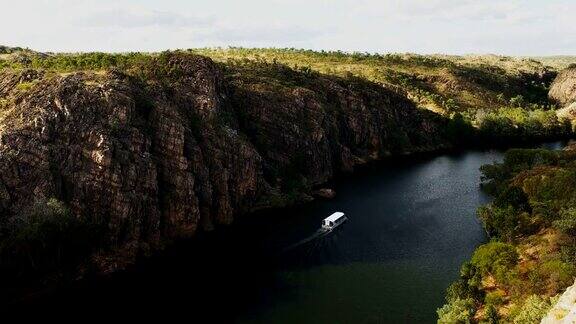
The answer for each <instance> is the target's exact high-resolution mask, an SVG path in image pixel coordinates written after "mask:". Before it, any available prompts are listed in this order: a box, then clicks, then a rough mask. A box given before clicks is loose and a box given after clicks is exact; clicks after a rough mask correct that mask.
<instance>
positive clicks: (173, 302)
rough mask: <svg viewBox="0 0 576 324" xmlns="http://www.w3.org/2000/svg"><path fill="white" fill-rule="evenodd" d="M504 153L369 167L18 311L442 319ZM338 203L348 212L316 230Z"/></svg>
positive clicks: (282, 319)
mask: <svg viewBox="0 0 576 324" xmlns="http://www.w3.org/2000/svg"><path fill="white" fill-rule="evenodd" d="M550 145H552V146H550ZM550 145H549V146H548V147H551V148H558V147H561V146H562V143H555V144H550ZM501 158H502V153H501V152H500V151H495V150H489V151H466V152H459V153H451V154H444V155H440V156H420V157H414V156H412V157H407V158H399V159H393V160H388V161H385V162H381V163H377V164H374V165H370V166H368V167H365V168H362V169H361V170H359V171H358V172H355V173H354V175H350V176H346V177H341V178H339V179H338V180H337V181H335V182H333V183H331V184H330V186H331V187H333V188H335V189H336V191H337V193H338V195H337V196H336V198H335V199H333V200H330V201H322V200H317V201H313V202H311V203H309V204H306V205H303V206H296V207H293V208H287V209H282V210H270V211H264V212H258V213H255V214H253V215H251V216H249V217H244V218H242V219H240V220H239V221H238V222H236V224H234V225H233V226H230V227H226V228H221V229H219V230H217V231H215V232H213V233H208V234H203V235H199V236H198V237H197V238H196V239H194V240H191V241H189V242H181V243H178V244H176V245H175V246H173V247H171V248H170V249H168V250H167V251H166V252H165V253H162V255H159V256H156V257H153V258H150V259H147V260H143V261H141V262H139V263H138V265H137V266H136V267H133V268H131V269H129V270H128V271H124V272H122V273H118V274H115V275H112V276H109V277H107V278H100V279H90V280H85V281H81V282H78V283H74V284H72V285H68V286H66V287H61V288H59V289H57V290H55V291H51V292H48V293H45V294H41V295H37V296H33V297H31V298H28V299H26V300H25V301H21V302H18V303H16V304H14V305H11V308H12V310H16V309H18V308H21V309H31V308H33V309H35V310H39V309H45V310H51V311H55V310H60V309H62V307H65V308H66V310H67V312H68V314H71V313H72V312H82V313H84V314H93V315H94V316H101V317H105V316H107V315H109V314H123V315H124V316H127V315H128V316H130V317H131V318H146V317H148V316H149V315H151V314H155V315H163V316H167V317H173V316H180V317H182V316H184V318H190V319H195V320H199V319H207V320H208V319H209V320H210V321H211V322H218V323H222V322H254V323H318V322H327V323H350V322H354V323H404V322H409V323H428V322H435V318H436V313H435V310H436V309H437V308H438V307H440V306H441V305H442V304H443V296H444V291H445V289H446V287H447V286H448V285H449V284H450V282H451V281H453V280H454V279H455V278H456V277H457V275H458V270H459V267H460V265H461V263H462V262H463V261H464V260H466V259H468V258H469V257H470V255H471V253H472V252H473V250H474V248H475V247H476V246H478V245H479V244H481V243H482V242H484V241H485V237H484V232H483V230H482V226H481V224H480V223H479V221H478V220H477V218H476V216H475V210H476V207H478V206H479V205H481V204H484V203H486V202H487V201H488V197H486V196H485V195H484V194H483V193H482V192H481V191H480V190H479V187H478V182H479V177H480V173H479V170H478V168H479V167H480V166H481V165H483V164H486V163H492V162H494V161H498V160H500V159H501ZM334 211H342V212H345V213H346V215H347V217H348V219H349V221H348V222H346V223H345V224H344V225H343V226H341V227H340V228H338V229H336V230H335V231H333V232H332V233H330V234H328V235H323V236H318V237H316V238H314V239H309V238H310V237H311V236H314V235H316V234H315V233H316V232H317V230H318V228H319V226H320V223H321V221H322V219H324V218H325V217H327V216H328V215H330V214H331V213H333V212H334ZM303 241H304V243H302V244H299V243H298V242H300V243H301V242H303ZM287 249H288V251H285V250H287ZM282 251H285V252H282Z"/></svg>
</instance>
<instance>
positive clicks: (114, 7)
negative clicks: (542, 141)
mask: <svg viewBox="0 0 576 324" xmlns="http://www.w3.org/2000/svg"><path fill="white" fill-rule="evenodd" d="M0 1H2V2H3V4H4V6H3V8H4V10H3V12H2V14H0V18H1V19H0V44H2V45H7V46H19V47H27V48H30V49H33V50H38V51H43V52H91V51H102V52H132V51H145V52H157V51H162V50H169V49H188V48H204V47H224V48H226V47H247V48H301V49H311V50H327V51H331V50H341V51H345V52H367V53H416V54H448V55H482V54H496V55H506V56H570V55H574V54H576V24H573V22H572V17H571V16H572V14H573V12H576V3H574V2H573V1H569V0H552V1H547V2H546V3H541V2H540V1H536V0H526V1H520V0H512V1H505V2H504V1H496V0H487V1H483V2H478V1H472V0H459V1H458V0H428V1H422V0H407V1H406V0H404V1H400V0H384V1H376V0H359V1H352V0H339V1H327V0H318V1H313V2H312V1H303V0H293V1H286V0H268V1H265V0H253V1H246V2H242V3H240V2H236V1H232V0H213V1H195V2H194V3H190V2H187V1H184V0H171V1H163V2H158V1H152V0H141V1H133V0H126V1H122V2H115V1H112V0H101V1H92V0H77V1H70V0H52V1H48V0H31V1H27V2H8V1H5V0H0Z"/></svg>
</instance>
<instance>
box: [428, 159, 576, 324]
mask: <svg viewBox="0 0 576 324" xmlns="http://www.w3.org/2000/svg"><path fill="white" fill-rule="evenodd" d="M481 170H482V173H483V186H484V188H485V190H486V191H487V192H489V193H490V194H491V195H493V196H494V197H495V200H494V201H493V202H492V203H491V204H489V205H487V206H484V207H481V208H480V209H479V210H478V216H479V217H480V219H481V220H482V222H483V224H484V227H485V229H486V232H487V233H488V235H489V237H490V238H491V240H490V242H489V243H487V244H485V245H482V246H480V247H479V248H478V249H477V250H476V252H475V253H474V255H473V256H472V258H471V260H470V261H469V262H466V263H465V264H464V265H463V266H462V269H461V271H460V279H459V280H458V281H456V282H455V283H454V284H453V285H452V286H451V287H450V288H449V289H448V291H447V295H446V302H447V304H446V305H445V306H444V307H443V308H441V309H440V310H439V311H438V314H439V317H440V319H439V323H469V322H476V321H480V322H486V323H539V321H540V319H541V318H542V317H543V316H544V315H545V314H546V311H547V310H548V308H549V307H550V305H551V303H552V302H553V298H552V297H554V296H556V295H557V294H559V293H561V292H563V290H564V289H565V288H566V287H567V286H569V285H571V284H572V282H573V278H574V276H575V275H576V240H575V237H576V236H575V234H576V152H574V151H549V150H543V149H534V150H526V149H514V150H510V151H508V152H507V153H506V155H505V158H504V161H503V162H502V163H496V164H492V165H485V166H483V167H482V168H481Z"/></svg>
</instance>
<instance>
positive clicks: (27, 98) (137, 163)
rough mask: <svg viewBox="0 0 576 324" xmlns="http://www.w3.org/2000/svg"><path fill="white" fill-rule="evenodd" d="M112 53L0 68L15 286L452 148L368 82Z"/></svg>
mask: <svg viewBox="0 0 576 324" xmlns="http://www.w3.org/2000/svg"><path fill="white" fill-rule="evenodd" d="M111 57H113V56H111ZM48 59H50V58H48ZM72 59H75V58H72ZM122 59H124V60H125V62H127V61H128V60H131V61H130V63H129V64H128V63H126V64H124V65H122V67H123V68H122V69H103V70H102V69H99V70H98V71H88V70H87V71H70V72H66V73H62V72H60V71H61V70H58V69H49V68H48V69H26V68H5V69H4V70H2V72H0V98H1V99H0V100H1V101H0V215H1V217H0V229H1V231H0V233H1V235H2V238H1V242H2V243H1V245H0V255H1V256H2V264H1V266H2V270H3V271H4V273H3V274H2V278H11V279H10V280H11V283H12V284H14V283H18V280H17V278H22V279H25V278H28V277H42V276H46V275H51V276H52V277H54V276H56V277H57V276H60V275H62V273H65V272H66V271H69V272H74V269H75V267H76V266H77V265H78V264H79V263H82V264H91V265H93V266H95V267H97V269H98V271H113V270H114V269H117V268H122V267H123V266H124V265H126V264H127V263H130V262H132V261H133V260H134V259H135V257H136V256H137V255H138V254H140V253H143V254H146V253H148V252H150V251H153V250H155V249H157V248H159V247H161V246H162V244H163V243H164V242H166V241H170V240H174V239H178V238H186V237H190V236H192V235H193V234H194V233H195V232H197V231H198V230H199V229H204V230H208V229H211V228H213V227H214V226H217V225H218V224H229V223H230V222H232V220H233V218H234V217H235V216H237V215H241V214H243V213H246V212H249V211H252V210H254V209H258V208H264V207H274V206H283V205H285V204H290V203H294V202H298V201H303V200H307V199H309V198H310V196H309V194H310V192H311V189H312V188H313V187H314V186H316V185H319V184H322V183H323V182H325V181H327V180H328V179H330V178H331V177H332V176H334V175H335V174H336V173H338V172H341V171H348V170H352V169H353V168H354V166H356V165H359V164H363V163H366V162H368V161H372V160H376V159H379V158H382V157H384V156H389V155H394V154H406V153H411V152H417V151H432V150H437V149H440V148H444V147H448V146H449V145H450V144H449V142H448V140H447V139H446V136H445V134H444V129H445V128H446V127H445V126H446V124H447V120H446V119H444V118H442V117H440V116H435V114H433V113H431V112H428V111H422V110H419V109H417V108H416V107H415V106H414V104H413V103H412V102H411V101H410V100H408V99H407V98H406V97H405V96H404V95H403V94H402V93H401V92H397V91H394V90H391V89H388V88H386V87H382V86H380V85H378V84H375V83H371V82H369V81H366V80H362V79H358V78H339V77H334V76H323V75H319V74H317V73H312V72H301V71H295V70H293V69H290V68H288V67H286V66H284V65H281V64H268V63H252V62H247V63H238V64H232V65H226V66H218V65H216V64H214V63H213V62H212V61H211V60H210V59H208V58H206V57H201V56H196V55H192V54H183V53H164V54H160V55H152V56H141V55H135V56H122ZM118 65H120V64H118ZM69 231H72V232H73V233H69ZM74 233H91V234H90V235H84V236H82V235H81V234H77V235H75V234H74ZM96 234H97V235H96ZM54 273H56V274H57V275H54Z"/></svg>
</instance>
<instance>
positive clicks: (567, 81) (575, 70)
mask: <svg viewBox="0 0 576 324" xmlns="http://www.w3.org/2000/svg"><path fill="white" fill-rule="evenodd" d="M549 97H550V99H551V100H553V101H554V102H556V103H557V104H558V105H560V106H561V107H567V106H569V105H571V104H573V103H576V66H572V67H569V68H567V69H565V70H564V71H562V72H560V73H559V74H558V76H557V77H556V79H555V80H554V82H553V83H552V85H551V87H550V92H549Z"/></svg>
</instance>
